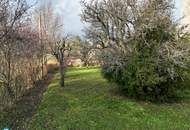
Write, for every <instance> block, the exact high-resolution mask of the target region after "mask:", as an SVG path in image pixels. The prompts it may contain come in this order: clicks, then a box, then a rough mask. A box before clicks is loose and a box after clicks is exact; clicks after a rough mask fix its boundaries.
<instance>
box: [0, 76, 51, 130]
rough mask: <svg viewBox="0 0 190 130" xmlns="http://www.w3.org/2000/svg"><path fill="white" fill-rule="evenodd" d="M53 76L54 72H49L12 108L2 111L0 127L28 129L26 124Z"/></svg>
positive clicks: (16, 129)
mask: <svg viewBox="0 0 190 130" xmlns="http://www.w3.org/2000/svg"><path fill="white" fill-rule="evenodd" d="M52 77H53V72H51V73H48V74H47V76H46V77H45V79H44V80H43V81H38V82H37V84H36V86H35V87H33V88H31V89H29V90H28V91H27V92H26V93H25V94H24V95H23V96H22V97H21V98H20V100H18V101H17V102H16V103H15V104H14V105H13V107H12V108H8V109H6V110H4V111H3V112H2V113H0V129H3V128H11V129H12V130H27V128H26V125H25V124H27V123H28V122H29V121H30V120H31V117H32V116H33V115H34V114H35V112H36V111H37V109H38V106H39V104H40V102H41V99H42V96H43V93H44V92H45V91H46V90H47V87H48V85H49V83H50V81H51V79H52Z"/></svg>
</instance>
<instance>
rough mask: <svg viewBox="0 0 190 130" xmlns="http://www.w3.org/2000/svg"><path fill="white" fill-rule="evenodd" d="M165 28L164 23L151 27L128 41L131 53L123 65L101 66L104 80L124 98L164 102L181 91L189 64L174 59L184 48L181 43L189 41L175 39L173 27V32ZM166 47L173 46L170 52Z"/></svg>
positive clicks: (178, 58)
mask: <svg viewBox="0 0 190 130" xmlns="http://www.w3.org/2000/svg"><path fill="white" fill-rule="evenodd" d="M166 25H167V22H165V21H164V22H160V23H157V22H156V23H154V26H153V27H143V28H141V29H142V30H143V31H142V32H143V33H140V34H139V35H137V36H134V37H135V38H134V39H133V40H131V41H130V42H131V48H132V52H131V53H130V55H126V57H127V58H126V57H125V58H126V59H127V60H126V61H124V62H123V63H120V65H118V64H116V63H115V64H114V63H111V66H110V64H104V65H103V67H102V73H103V75H104V77H105V78H107V79H108V80H110V81H113V82H116V83H118V84H119V85H120V88H121V91H123V92H124V93H125V95H127V96H131V97H135V98H139V99H143V100H150V101H167V100H168V99H169V98H171V97H174V96H175V94H176V92H177V91H178V90H180V89H181V88H182V87H183V86H180V84H181V83H182V82H183V79H184V78H186V76H185V73H187V72H188V71H189V69H188V67H187V66H188V62H187V60H183V58H184V57H183V58H182V59H180V57H178V56H176V57H177V58H176V59H177V60H176V59H175V58H173V57H174V55H176V52H178V51H179V52H180V51H181V50H180V49H179V48H181V46H183V44H181V43H180V42H184V43H185V42H188V40H187V39H186V41H184V40H182V39H180V38H177V37H176V35H175V34H176V33H177V32H176V26H175V25H174V26H173V28H172V29H168V28H167V27H166ZM186 38H187V36H186ZM179 41H180V42H179ZM175 44H176V45H175ZM168 46H172V49H171V50H169V49H168V48H169V47H168ZM171 52H174V53H175V54H174V55H173V54H171ZM182 53H183V52H182ZM123 59H124V58H123ZM184 59H185V58H184ZM112 62H113V61H112Z"/></svg>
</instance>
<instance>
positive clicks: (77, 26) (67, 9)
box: [53, 0, 181, 36]
mask: <svg viewBox="0 0 190 130" xmlns="http://www.w3.org/2000/svg"><path fill="white" fill-rule="evenodd" d="M80 1H81V0H54V1H53V2H54V4H55V5H56V8H57V9H60V10H61V12H63V15H64V25H65V26H64V27H65V33H69V34H73V35H80V36H82V35H83V32H82V30H83V29H84V27H85V25H84V23H82V22H81V20H80V16H79V15H80V13H81V6H80ZM180 1H181V0H176V8H177V9H176V13H175V17H176V18H178V17H180V15H181V13H180V6H181V3H180Z"/></svg>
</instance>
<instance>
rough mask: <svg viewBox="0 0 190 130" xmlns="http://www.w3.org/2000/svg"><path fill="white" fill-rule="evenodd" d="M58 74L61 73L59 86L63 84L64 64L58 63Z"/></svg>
mask: <svg viewBox="0 0 190 130" xmlns="http://www.w3.org/2000/svg"><path fill="white" fill-rule="evenodd" d="M60 75H61V80H60V85H61V87H64V86H65V72H64V64H63V63H61V64H60Z"/></svg>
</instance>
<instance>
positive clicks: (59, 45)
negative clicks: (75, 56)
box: [52, 37, 72, 87]
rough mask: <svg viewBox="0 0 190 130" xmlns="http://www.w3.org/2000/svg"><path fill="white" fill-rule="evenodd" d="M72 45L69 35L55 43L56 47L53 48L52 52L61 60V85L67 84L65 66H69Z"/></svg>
mask: <svg viewBox="0 0 190 130" xmlns="http://www.w3.org/2000/svg"><path fill="white" fill-rule="evenodd" d="M71 49H72V46H71V43H70V42H68V37H65V38H63V39H62V40H60V41H58V42H56V43H55V45H54V48H52V54H53V55H54V56H55V57H56V59H57V60H58V61H59V70H60V75H61V80H60V85H61V87H64V86H65V68H66V66H67V64H66V63H67V59H68V57H69V56H70V52H71Z"/></svg>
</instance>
